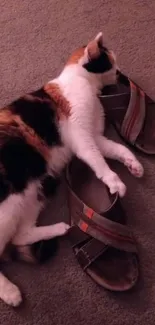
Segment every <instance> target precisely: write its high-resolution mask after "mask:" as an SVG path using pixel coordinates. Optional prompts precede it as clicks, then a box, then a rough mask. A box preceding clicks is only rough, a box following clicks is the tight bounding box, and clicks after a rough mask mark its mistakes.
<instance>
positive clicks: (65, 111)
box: [44, 82, 71, 120]
mask: <svg viewBox="0 0 155 325" xmlns="http://www.w3.org/2000/svg"><path fill="white" fill-rule="evenodd" d="M44 90H45V91H46V93H47V94H48V95H49V96H50V97H51V99H52V100H53V104H54V108H55V110H56V113H57V117H58V119H59V120H62V119H64V118H68V117H69V116H70V111H71V107H70V103H69V101H68V100H67V99H66V98H65V97H64V96H63V94H62V91H61V89H60V87H59V85H58V84H57V83H54V82H53V83H48V84H47V85H45V86H44Z"/></svg>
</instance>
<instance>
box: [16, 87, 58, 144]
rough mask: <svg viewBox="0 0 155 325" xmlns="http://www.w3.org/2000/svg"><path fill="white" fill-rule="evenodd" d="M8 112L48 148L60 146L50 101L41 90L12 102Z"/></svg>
mask: <svg viewBox="0 0 155 325" xmlns="http://www.w3.org/2000/svg"><path fill="white" fill-rule="evenodd" d="M10 110H11V112H12V113H13V114H17V115H19V116H20V117H21V118H22V120H23V121H24V122H25V123H26V124H27V125H28V126H30V127H31V128H33V129H34V131H35V132H36V134H38V135H39V136H40V137H41V138H42V139H43V140H44V141H45V142H46V143H47V144H48V145H49V146H52V145H61V139H60V136H59V133H58V129H57V126H56V117H55V111H54V109H52V101H51V99H50V97H49V96H48V94H47V93H46V92H45V91H44V89H43V88H41V89H39V90H38V91H35V92H33V93H31V94H30V96H25V97H21V98H20V99H18V100H16V101H14V102H13V103H12V104H11V105H10Z"/></svg>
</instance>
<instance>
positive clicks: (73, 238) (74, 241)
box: [68, 226, 91, 248]
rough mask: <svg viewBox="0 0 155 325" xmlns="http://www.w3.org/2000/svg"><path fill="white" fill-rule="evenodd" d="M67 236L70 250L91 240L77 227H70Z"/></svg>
mask: <svg viewBox="0 0 155 325" xmlns="http://www.w3.org/2000/svg"><path fill="white" fill-rule="evenodd" d="M68 236H69V240H70V242H71V246H72V248H75V247H77V246H78V245H80V244H84V243H85V242H86V241H88V240H89V239H90V238H91V237H90V236H89V235H88V234H87V233H85V232H83V231H81V230H80V228H79V227H77V226H72V227H71V228H70V229H69V232H68Z"/></svg>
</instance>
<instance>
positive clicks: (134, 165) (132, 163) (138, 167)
mask: <svg viewBox="0 0 155 325" xmlns="http://www.w3.org/2000/svg"><path fill="white" fill-rule="evenodd" d="M125 165H126V166H127V168H128V169H129V171H130V173H131V174H132V175H134V176H135V177H139V178H140V177H142V176H143V174H144V168H143V166H142V164H141V163H140V162H139V161H138V160H137V159H127V160H126V162H125Z"/></svg>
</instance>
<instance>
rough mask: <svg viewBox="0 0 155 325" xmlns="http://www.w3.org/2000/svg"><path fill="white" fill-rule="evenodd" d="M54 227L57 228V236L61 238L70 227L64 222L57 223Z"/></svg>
mask: <svg viewBox="0 0 155 325" xmlns="http://www.w3.org/2000/svg"><path fill="white" fill-rule="evenodd" d="M56 226H57V232H58V236H63V235H65V234H67V232H68V230H69V229H70V226H69V225H68V224H67V223H65V222H60V223H57V225H56Z"/></svg>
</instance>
